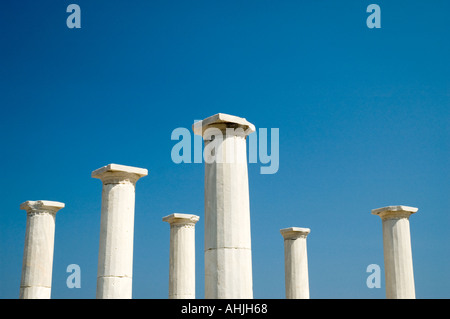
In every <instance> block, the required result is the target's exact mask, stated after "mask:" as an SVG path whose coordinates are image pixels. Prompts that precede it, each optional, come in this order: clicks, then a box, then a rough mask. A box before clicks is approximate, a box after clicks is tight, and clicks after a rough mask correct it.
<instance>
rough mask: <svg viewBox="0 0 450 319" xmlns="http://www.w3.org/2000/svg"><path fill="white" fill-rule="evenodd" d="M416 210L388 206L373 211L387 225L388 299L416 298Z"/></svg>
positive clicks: (385, 244)
mask: <svg viewBox="0 0 450 319" xmlns="http://www.w3.org/2000/svg"><path fill="white" fill-rule="evenodd" d="M417 211H418V209H417V208H415V207H408V206H387V207H382V208H378V209H373V210H372V214H373V215H378V216H380V217H381V220H382V225H383V250H384V272H385V278H386V298H388V299H415V298H416V293H415V288H414V272H413V262H412V252H411V235H410V230H409V216H410V215H411V214H414V213H415V212H417Z"/></svg>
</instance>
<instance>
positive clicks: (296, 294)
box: [280, 227, 310, 299]
mask: <svg viewBox="0 0 450 319" xmlns="http://www.w3.org/2000/svg"><path fill="white" fill-rule="evenodd" d="M280 233H281V235H282V236H283V238H284V273H285V289H286V298H287V299H309V276H308V254H307V251H306V236H308V234H309V233H310V230H309V228H299V227H289V228H284V229H280Z"/></svg>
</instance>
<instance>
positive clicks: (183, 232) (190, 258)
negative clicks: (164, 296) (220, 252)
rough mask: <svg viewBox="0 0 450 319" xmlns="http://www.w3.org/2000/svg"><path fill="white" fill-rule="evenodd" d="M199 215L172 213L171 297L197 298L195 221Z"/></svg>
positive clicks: (166, 220)
mask: <svg viewBox="0 0 450 319" xmlns="http://www.w3.org/2000/svg"><path fill="white" fill-rule="evenodd" d="M199 218H200V217H199V216H197V215H190V214H172V215H169V216H166V217H163V219H162V220H163V221H164V222H168V223H169V224H170V257H169V299H195V223H196V222H198V220H199Z"/></svg>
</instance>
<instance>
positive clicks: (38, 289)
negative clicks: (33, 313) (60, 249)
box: [19, 200, 64, 299]
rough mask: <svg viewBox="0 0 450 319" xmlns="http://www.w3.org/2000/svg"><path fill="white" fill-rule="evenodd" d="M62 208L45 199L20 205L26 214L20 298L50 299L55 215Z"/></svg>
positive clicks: (62, 205)
mask: <svg viewBox="0 0 450 319" xmlns="http://www.w3.org/2000/svg"><path fill="white" fill-rule="evenodd" d="M63 207H64V204H63V203H60V202H52V201H47V200H39V201H26V202H25V203H22V204H21V205H20V209H24V210H26V212H27V226H26V230H25V248H24V251H23V265H22V280H21V282H20V295H19V298H20V299H50V294H51V289H52V288H51V287H52V268H53V247H54V243H55V215H56V213H57V212H58V210H60V209H61V208H63Z"/></svg>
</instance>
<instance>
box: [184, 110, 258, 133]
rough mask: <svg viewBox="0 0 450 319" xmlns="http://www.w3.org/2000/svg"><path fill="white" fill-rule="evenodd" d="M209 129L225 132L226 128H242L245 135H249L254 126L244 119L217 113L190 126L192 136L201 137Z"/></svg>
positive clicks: (253, 130)
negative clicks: (192, 132)
mask: <svg viewBox="0 0 450 319" xmlns="http://www.w3.org/2000/svg"><path fill="white" fill-rule="evenodd" d="M211 127H214V128H218V129H220V130H222V131H225V129H226V128H242V129H243V130H244V133H245V135H249V134H250V133H253V132H255V130H256V129H255V125H253V124H252V123H250V122H249V121H247V120H246V119H245V118H243V117H237V116H234V115H229V114H224V113H217V114H215V115H213V116H210V117H208V118H206V119H204V120H202V121H198V122H195V123H194V124H193V125H192V130H193V131H194V134H196V135H200V136H203V134H204V133H205V130H207V129H208V128H211Z"/></svg>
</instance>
